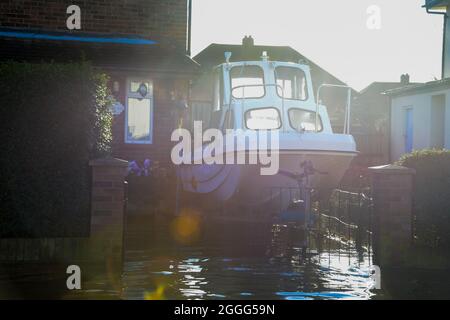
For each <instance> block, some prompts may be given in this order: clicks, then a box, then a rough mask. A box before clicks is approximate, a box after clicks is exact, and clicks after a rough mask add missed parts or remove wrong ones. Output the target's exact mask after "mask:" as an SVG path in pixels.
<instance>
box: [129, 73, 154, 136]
mask: <svg viewBox="0 0 450 320" xmlns="http://www.w3.org/2000/svg"><path fill="white" fill-rule="evenodd" d="M131 82H140V83H141V82H144V83H149V84H150V88H149V90H148V92H147V95H146V96H145V97H142V96H141V95H140V94H139V93H137V92H131ZM129 98H136V99H148V100H150V119H149V122H150V123H149V131H150V132H149V140H146V141H136V140H129V139H128V99H129ZM125 100H126V101H125V125H124V133H125V143H126V144H153V81H152V80H150V79H147V78H137V77H132V78H128V79H127V91H126V96H125Z"/></svg>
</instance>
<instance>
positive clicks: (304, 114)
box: [289, 108, 323, 132]
mask: <svg viewBox="0 0 450 320" xmlns="http://www.w3.org/2000/svg"><path fill="white" fill-rule="evenodd" d="M289 122H290V124H291V127H292V128H294V129H295V130H297V131H299V132H304V131H315V130H316V113H315V112H312V111H307V110H303V109H297V108H292V109H289ZM322 129H323V127H322V119H321V118H320V116H319V123H318V128H317V131H322Z"/></svg>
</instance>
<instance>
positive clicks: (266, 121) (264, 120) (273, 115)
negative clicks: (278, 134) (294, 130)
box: [245, 108, 281, 130]
mask: <svg viewBox="0 0 450 320" xmlns="http://www.w3.org/2000/svg"><path fill="white" fill-rule="evenodd" d="M245 124H246V126H247V128H248V129H251V130H273V129H279V128H281V118H280V113H279V112H278V110H277V109H275V108H262V109H251V110H248V111H247V112H246V113H245Z"/></svg>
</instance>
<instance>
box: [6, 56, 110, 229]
mask: <svg viewBox="0 0 450 320" xmlns="http://www.w3.org/2000/svg"><path fill="white" fill-rule="evenodd" d="M107 81H108V79H107V77H106V76H105V75H102V74H98V73H96V72H94V70H93V69H92V67H91V66H90V65H89V64H87V63H68V64H57V63H41V64H30V63H19V62H4V63H0V112H1V116H0V143H1V150H2V151H1V154H0V181H1V184H0V236H1V237H57V236H82V235H86V234H87V233H88V230H89V229H88V228H89V187H90V186H89V181H90V180H89V179H90V177H89V167H88V162H89V159H91V158H94V157H99V156H102V155H106V154H108V153H109V150H110V144H111V121H112V116H111V114H110V111H109V110H110V109H109V108H110V104H111V102H112V101H110V98H109V97H110V94H109V92H108V89H107Z"/></svg>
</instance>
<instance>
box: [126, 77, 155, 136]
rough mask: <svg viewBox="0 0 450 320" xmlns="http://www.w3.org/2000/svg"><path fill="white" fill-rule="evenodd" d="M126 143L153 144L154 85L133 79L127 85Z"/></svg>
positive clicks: (146, 81)
mask: <svg viewBox="0 0 450 320" xmlns="http://www.w3.org/2000/svg"><path fill="white" fill-rule="evenodd" d="M126 104H127V107H126V113H125V142H126V143H135V144H151V143H152V135H153V134H152V133H153V84H152V82H151V81H150V80H145V79H132V80H129V81H128V84H127V103H126Z"/></svg>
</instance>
